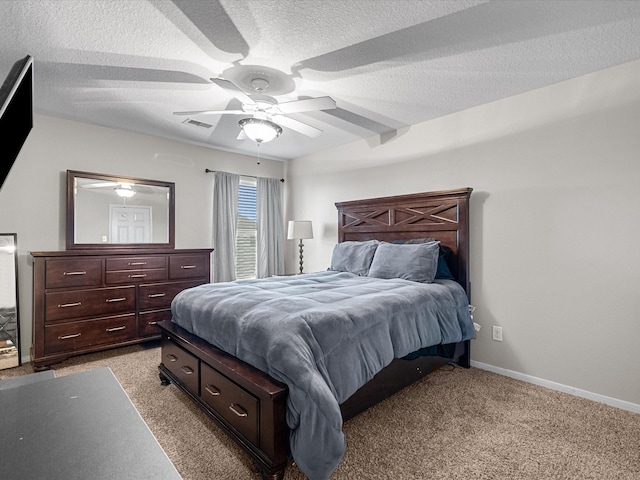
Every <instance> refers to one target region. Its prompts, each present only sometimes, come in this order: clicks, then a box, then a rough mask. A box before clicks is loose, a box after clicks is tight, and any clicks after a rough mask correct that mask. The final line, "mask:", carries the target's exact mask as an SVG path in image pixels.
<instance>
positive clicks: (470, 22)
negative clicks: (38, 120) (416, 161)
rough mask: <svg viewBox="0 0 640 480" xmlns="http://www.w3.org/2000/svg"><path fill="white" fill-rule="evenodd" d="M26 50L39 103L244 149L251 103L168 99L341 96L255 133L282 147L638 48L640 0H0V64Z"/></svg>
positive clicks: (320, 143)
mask: <svg viewBox="0 0 640 480" xmlns="http://www.w3.org/2000/svg"><path fill="white" fill-rule="evenodd" d="M27 54H28V55H31V56H32V57H34V59H35V67H34V69H35V75H36V83H35V110H36V112H37V113H42V114H46V115H51V116H55V117H61V118H66V119H71V120H77V121H81V122H86V123H91V124H96V125H103V126H107V127H113V128H118V129H122V130H129V131H133V132H139V133H144V134H149V135H154V136H158V137H167V138H172V139H178V140H181V141H184V142H188V143H194V144H198V145H204V146H208V147H213V148H219V149H223V150H229V151H235V152H239V153H244V154H248V155H256V154H257V151H258V149H257V144H256V143H254V142H252V141H251V140H247V139H244V140H237V139H236V137H237V135H238V132H239V127H238V123H237V122H238V120H240V119H241V118H242V117H241V116H236V115H194V116H191V117H180V116H176V115H173V112H174V111H185V110H187V111H188V110H205V109H207V110H226V109H238V108H239V107H240V101H239V100H237V99H236V98H234V97H233V96H231V95H230V94H229V93H228V92H227V91H225V90H223V89H222V88H220V87H219V86H218V85H215V84H213V83H212V82H211V81H210V78H217V77H223V78H227V79H228V80H232V81H234V83H236V85H238V84H239V83H242V82H245V83H246V82H247V81H248V80H250V79H251V78H252V77H253V76H255V75H256V74H259V75H260V76H263V77H264V76H267V77H268V79H269V80H271V88H270V91H267V92H265V93H267V94H270V95H271V96H273V97H275V98H276V99H277V101H278V102H280V103H282V102H286V101H292V100H298V99H304V98H309V97H318V96H330V97H332V98H333V99H334V100H335V101H336V103H337V108H336V109H333V110H326V111H316V112H307V113H293V114H291V115H289V116H290V117H291V118H294V119H296V120H299V121H302V122H304V123H307V124H309V125H312V126H314V127H316V128H319V129H321V130H322V131H323V133H322V134H321V135H320V136H318V137H317V138H309V137H306V136H304V135H301V134H300V133H297V132H294V131H292V130H290V129H288V128H286V127H285V128H284V132H283V134H282V135H281V136H280V137H279V138H277V139H276V140H274V141H272V142H270V143H266V144H263V145H262V146H260V155H261V156H263V157H269V158H275V159H283V160H285V159H291V158H297V157H301V156H303V155H306V154H309V153H312V152H316V151H320V150H323V149H326V148H329V147H332V146H336V145H340V144H344V143H348V142H351V141H354V140H357V139H360V138H367V137H371V136H374V135H381V134H385V133H388V132H393V131H394V130H395V129H398V128H402V127H406V126H409V125H413V124H416V123H419V122H423V121H425V120H429V119H433V118H436V117H439V116H442V115H446V114H449V113H452V112H456V111H460V110H463V109H466V108H469V107H473V106H476V105H480V104H483V103H487V102H491V101H494V100H498V99H501V98H505V97H508V96H511V95H515V94H518V93H522V92H525V91H529V90H532V89H536V88H540V87H543V86H545V85H549V84H552V83H555V82H559V81H562V80H566V79H569V78H573V77H576V76H579V75H583V74H586V73H589V72H593V71H596V70H600V69H603V68H607V67H610V66H613V65H617V64H621V63H624V62H628V61H631V60H635V59H638V58H640V2H638V1H568V0H561V1H490V2H489V1H482V0H478V1H474V0H453V1H445V0H435V1H426V0H322V1H320V0H202V1H199V0H149V1H146V0H106V1H100V0H49V1H45V0H1V1H0V77H2V78H4V76H6V75H7V74H8V72H9V70H10V68H11V66H12V65H13V63H14V62H15V61H16V60H18V59H19V58H22V57H24V56H25V55H27ZM247 93H252V92H247ZM187 118H192V119H194V120H197V121H200V122H205V123H208V124H210V125H211V128H203V127H198V126H194V125H191V124H185V123H183V122H184V121H185V120H186V119H187Z"/></svg>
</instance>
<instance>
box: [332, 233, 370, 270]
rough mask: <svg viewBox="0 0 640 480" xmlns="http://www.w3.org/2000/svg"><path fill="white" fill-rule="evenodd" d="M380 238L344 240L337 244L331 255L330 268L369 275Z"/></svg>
mask: <svg viewBox="0 0 640 480" xmlns="http://www.w3.org/2000/svg"><path fill="white" fill-rule="evenodd" d="M379 243H380V242H378V240H368V241H366V242H342V243H338V244H336V246H335V247H334V248H333V255H332V256H331V267H329V270H335V271H338V272H349V273H355V274H356V275H360V276H363V277H366V276H367V273H368V272H369V267H370V266H371V260H373V254H374V253H376V248H377V247H378V244H379Z"/></svg>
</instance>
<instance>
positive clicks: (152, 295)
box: [148, 293, 166, 298]
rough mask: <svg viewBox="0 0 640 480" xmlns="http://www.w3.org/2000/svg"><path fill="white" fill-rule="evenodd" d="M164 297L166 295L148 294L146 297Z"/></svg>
mask: <svg viewBox="0 0 640 480" xmlns="http://www.w3.org/2000/svg"><path fill="white" fill-rule="evenodd" d="M165 295H166V293H150V294H149V295H148V297H149V298H160V297H164V296H165Z"/></svg>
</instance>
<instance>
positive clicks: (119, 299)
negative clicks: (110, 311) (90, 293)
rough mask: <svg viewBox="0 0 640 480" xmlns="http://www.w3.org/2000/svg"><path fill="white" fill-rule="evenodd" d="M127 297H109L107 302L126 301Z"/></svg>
mask: <svg viewBox="0 0 640 480" xmlns="http://www.w3.org/2000/svg"><path fill="white" fill-rule="evenodd" d="M126 299H127V297H119V298H107V303H114V302H124V301H125V300H126Z"/></svg>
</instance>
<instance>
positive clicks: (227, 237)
mask: <svg viewBox="0 0 640 480" xmlns="http://www.w3.org/2000/svg"><path fill="white" fill-rule="evenodd" d="M239 189H240V175H237V174H235V173H227V172H216V173H214V182H213V281H214V282H231V281H233V280H235V279H236V231H237V226H238V191H239Z"/></svg>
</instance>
